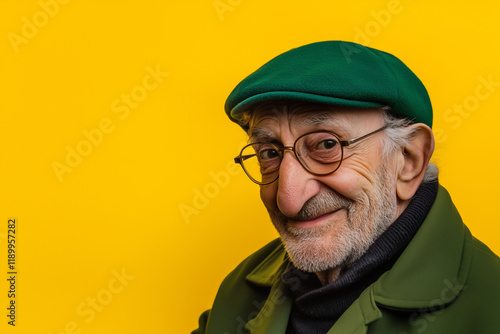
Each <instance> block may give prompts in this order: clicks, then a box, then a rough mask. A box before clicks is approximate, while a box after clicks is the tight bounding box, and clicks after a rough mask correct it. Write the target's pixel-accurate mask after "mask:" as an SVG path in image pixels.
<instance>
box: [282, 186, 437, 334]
mask: <svg viewBox="0 0 500 334" xmlns="http://www.w3.org/2000/svg"><path fill="white" fill-rule="evenodd" d="M437 191H438V183H437V182H430V183H423V184H422V185H421V186H420V187H419V189H418V190H417V192H416V193H415V196H414V197H413V198H412V200H411V201H410V204H409V205H408V207H407V208H406V209H405V211H404V212H403V213H402V214H401V215H400V216H399V217H398V219H396V221H395V222H394V223H393V224H391V225H390V226H389V228H388V229H387V230H386V231H385V232H384V233H383V234H382V235H381V236H380V237H379V238H378V239H377V240H376V241H375V242H374V243H373V245H372V246H371V247H370V248H369V249H368V250H367V252H366V253H365V254H364V255H363V256H362V257H361V258H360V259H359V260H357V261H356V262H354V263H353V264H352V265H351V266H350V267H349V268H347V269H345V270H344V271H343V272H341V273H340V276H339V278H338V279H337V280H335V281H334V282H332V283H331V284H328V285H326V286H322V285H321V283H320V281H319V279H318V278H317V276H316V274H313V273H306V272H303V271H301V270H299V269H297V268H295V267H294V266H293V265H292V266H291V267H290V268H289V269H288V270H287V271H286V272H285V273H284V274H283V282H284V284H285V285H286V286H287V287H288V289H289V290H290V292H291V294H292V296H293V299H294V302H293V307H292V311H291V314H290V319H289V323H288V328H287V333H288V334H295V333H300V334H305V333H307V334H324V333H326V332H328V330H329V329H330V328H331V327H332V326H333V325H334V324H335V322H336V321H337V320H338V318H339V317H340V316H341V315H342V313H344V312H345V310H347V308H348V307H349V306H350V305H351V304H352V303H353V302H354V301H355V300H356V299H357V298H358V297H359V295H360V294H361V292H363V290H365V289H366V288H367V287H368V286H369V285H371V284H372V283H373V282H375V281H376V280H377V279H378V278H379V277H380V276H381V275H382V274H383V273H384V272H386V271H387V270H389V269H390V268H391V267H392V266H393V265H394V263H395V262H396V260H397V259H398V258H399V256H400V255H401V253H402V252H403V251H404V249H405V248H406V246H407V245H408V244H409V242H410V241H411V239H412V238H413V236H414V235H415V233H417V231H418V229H419V227H420V225H421V224H422V223H423V221H424V219H425V217H426V216H427V213H428V212H429V210H430V209H431V207H432V204H433V203H434V200H435V199H436V195H437ZM298 282H300V283H298Z"/></svg>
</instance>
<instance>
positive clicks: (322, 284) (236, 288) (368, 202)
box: [193, 41, 500, 334]
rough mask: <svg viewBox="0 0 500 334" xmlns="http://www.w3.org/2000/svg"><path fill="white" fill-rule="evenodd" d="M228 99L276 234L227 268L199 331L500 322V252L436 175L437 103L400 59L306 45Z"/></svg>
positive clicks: (492, 327)
mask: <svg viewBox="0 0 500 334" xmlns="http://www.w3.org/2000/svg"><path fill="white" fill-rule="evenodd" d="M226 112H227V114H228V115H229V117H230V118H231V120H233V121H235V122H238V123H239V124H240V126H241V127H242V128H243V129H244V130H245V131H247V133H248V135H249V144H248V145H247V146H246V147H244V148H243V149H242V151H241V152H240V154H239V155H238V156H237V157H236V158H235V161H236V162H237V163H239V164H241V166H242V167H243V169H244V170H245V172H246V174H247V175H248V177H249V178H250V179H251V180H252V181H253V182H254V183H256V184H258V185H259V186H260V195H261V199H262V202H263V203H264V205H265V207H266V208H267V210H268V211H269V214H270V217H271V220H272V222H273V224H274V226H275V227H276V229H277V231H278V232H279V235H280V238H279V239H277V240H275V241H272V242H270V243H269V244H268V245H266V246H265V247H263V248H262V249H260V250H258V251H257V252H256V253H254V254H252V255H251V256H250V257H248V258H247V259H246V260H244V261H243V262H242V263H241V264H240V265H239V266H238V267H237V268H236V269H235V270H234V271H233V272H231V273H230V274H229V275H228V276H227V278H226V279H225V280H224V282H223V283H222V285H221V287H220V289H219V292H218V294H217V296H216V298H215V301H214V304H213V307H212V309H211V310H210V311H207V312H205V313H204V314H203V315H202V316H201V317H200V325H199V329H198V330H195V331H194V332H193V333H207V334H225V333H271V334H285V333H286V334H293V333H297V334H298V333H314V334H325V333H383V334H386V333H401V334H403V333H429V334H430V333H498V332H500V287H499V282H500V260H499V258H498V257H497V256H496V255H495V254H493V253H492V252H491V251H490V250H489V249H488V248H487V247H486V246H485V245H484V244H482V243H481V242H480V241H478V240H477V239H475V238H474V237H472V236H471V234H470V232H469V230H468V229H467V227H466V226H465V225H464V224H463V223H462V220H461V218H460V216H459V214H458V212H457V210H456V209H455V207H454V205H453V203H452V201H451V199H450V196H449V195H448V193H447V192H446V190H445V189H444V188H443V187H441V186H439V185H438V182H437V168H436V167H435V166H434V165H433V164H432V163H429V160H430V158H431V155H432V152H433V150H434V139H433V134H432V130H431V127H432V107H431V103H430V100H429V97H428V95H427V91H426V89H425V87H424V86H423V84H422V83H421V82H420V80H419V79H418V78H417V77H416V76H415V75H414V74H413V73H412V72H411V71H410V69H408V67H406V66H405V65H404V64H403V63H402V62H401V61H400V60H399V59H397V58H396V57H394V56H392V55H390V54H388V53H385V52H382V51H379V50H375V49H371V48H368V47H364V46H361V45H357V44H353V43H348V42H340V41H328V42H319V43H314V44H309V45H305V46H302V47H299V48H296V49H292V50H290V51H288V52H286V53H284V54H282V55H280V56H278V57H276V58H274V59H272V60H271V61H270V62H268V63H267V64H265V65H264V66H262V67H261V68H259V69H258V70H257V71H256V72H254V73H253V74H251V75H250V76H248V77H247V78H246V79H245V80H243V81H242V82H241V83H240V84H239V85H238V86H237V87H236V88H235V89H234V90H233V92H232V93H231V95H230V96H229V98H228V100H227V102H226Z"/></svg>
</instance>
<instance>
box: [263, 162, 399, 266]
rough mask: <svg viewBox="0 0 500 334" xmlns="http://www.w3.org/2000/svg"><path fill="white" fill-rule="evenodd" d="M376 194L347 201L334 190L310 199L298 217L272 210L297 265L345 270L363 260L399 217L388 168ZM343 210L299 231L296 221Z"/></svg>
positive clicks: (378, 179) (378, 176)
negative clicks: (292, 223) (290, 222)
mask: <svg viewBox="0 0 500 334" xmlns="http://www.w3.org/2000/svg"><path fill="white" fill-rule="evenodd" d="M375 178H376V179H375V193H371V194H367V197H366V198H364V199H363V200H360V201H354V200H351V199H347V198H346V197H344V196H342V195H340V194H338V193H337V192H335V191H334V190H332V189H330V190H329V191H328V192H322V193H320V194H318V195H316V196H315V197H313V198H311V199H309V200H308V201H307V202H306V203H305V204H304V206H303V207H302V209H301V210H300V212H299V213H298V214H297V215H295V216H294V217H286V216H285V215H283V214H282V213H281V212H280V211H279V209H275V210H274V211H269V214H270V216H271V220H272V222H273V224H274V226H275V227H276V229H277V230H278V232H279V234H280V236H281V239H282V241H283V243H284V245H285V249H286V251H287V253H288V255H289V257H290V259H291V261H292V262H293V264H294V265H295V266H296V267H297V268H299V269H301V270H303V271H307V272H314V273H316V272H321V271H325V270H328V269H333V268H337V267H343V266H346V265H350V264H352V263H353V262H354V261H356V260H357V259H359V258H360V257H361V256H362V255H363V254H364V253H365V252H366V251H367V249H368V248H369V247H370V246H371V245H372V244H373V243H374V242H375V240H377V238H378V237H379V236H380V235H381V234H382V233H383V232H384V231H385V230H386V229H387V228H388V227H389V225H391V224H392V223H393V221H394V219H395V218H396V208H397V206H396V194H395V192H394V190H393V189H395V187H394V181H392V180H390V179H389V177H388V173H387V170H386V166H381V168H380V169H379V171H377V173H376V175H375ZM335 210H339V211H338V212H337V213H335V214H334V217H330V219H329V221H327V222H325V223H324V224H323V223H322V224H321V226H318V227H317V228H313V229H301V228H295V227H293V226H291V225H290V224H288V223H287V221H288V219H292V220H311V219H314V218H316V217H319V216H321V215H324V214H326V213H329V212H333V211H335Z"/></svg>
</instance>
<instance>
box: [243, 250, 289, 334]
mask: <svg viewBox="0 0 500 334" xmlns="http://www.w3.org/2000/svg"><path fill="white" fill-rule="evenodd" d="M285 256H286V252H285V250H284V248H283V246H282V245H281V246H280V247H278V248H277V249H276V250H275V251H274V252H273V253H271V254H270V255H269V256H268V257H267V258H266V259H265V260H264V261H263V262H262V263H261V264H260V265H259V266H258V267H256V268H255V269H254V270H253V271H252V272H251V273H250V274H248V275H247V277H246V279H247V281H249V282H250V283H253V284H255V285H258V286H262V287H269V288H270V289H271V290H270V292H269V297H268V298H267V300H266V302H265V304H264V305H263V306H262V308H261V309H260V312H259V314H257V316H256V317H255V318H254V319H252V320H250V321H249V322H248V323H247V325H246V326H245V327H246V328H247V329H248V330H249V331H250V333H252V334H264V333H266V334H269V333H273V334H285V332H286V327H287V325H288V318H289V316H290V310H291V308H292V298H291V296H290V295H289V293H288V290H287V289H286V287H285V285H284V284H283V281H282V280H281V275H282V274H283V272H284V270H285V268H286V266H287V264H288V261H287V260H286V259H285Z"/></svg>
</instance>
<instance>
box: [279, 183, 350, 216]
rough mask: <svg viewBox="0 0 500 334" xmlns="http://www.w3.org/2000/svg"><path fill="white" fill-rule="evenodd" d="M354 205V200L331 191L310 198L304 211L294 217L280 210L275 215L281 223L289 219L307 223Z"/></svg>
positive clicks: (304, 206)
mask: <svg viewBox="0 0 500 334" xmlns="http://www.w3.org/2000/svg"><path fill="white" fill-rule="evenodd" d="M352 205H353V201H352V200H350V199H348V198H346V197H344V196H342V195H340V194H339V193H337V192H335V191H333V190H329V191H326V192H323V193H320V194H318V195H316V196H314V197H312V198H310V199H309V200H308V201H307V202H305V203H304V205H303V206H302V209H300V211H299V212H298V213H297V214H296V215H294V216H292V217H288V216H286V215H284V214H283V213H282V212H281V211H279V210H276V212H275V213H274V214H275V217H276V218H277V219H279V220H280V221H287V220H289V219H290V220H298V221H307V220H313V219H316V218H318V217H320V216H322V215H325V214H327V213H330V212H333V211H337V210H340V209H350V207H351V206H352ZM348 212H349V210H348Z"/></svg>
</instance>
